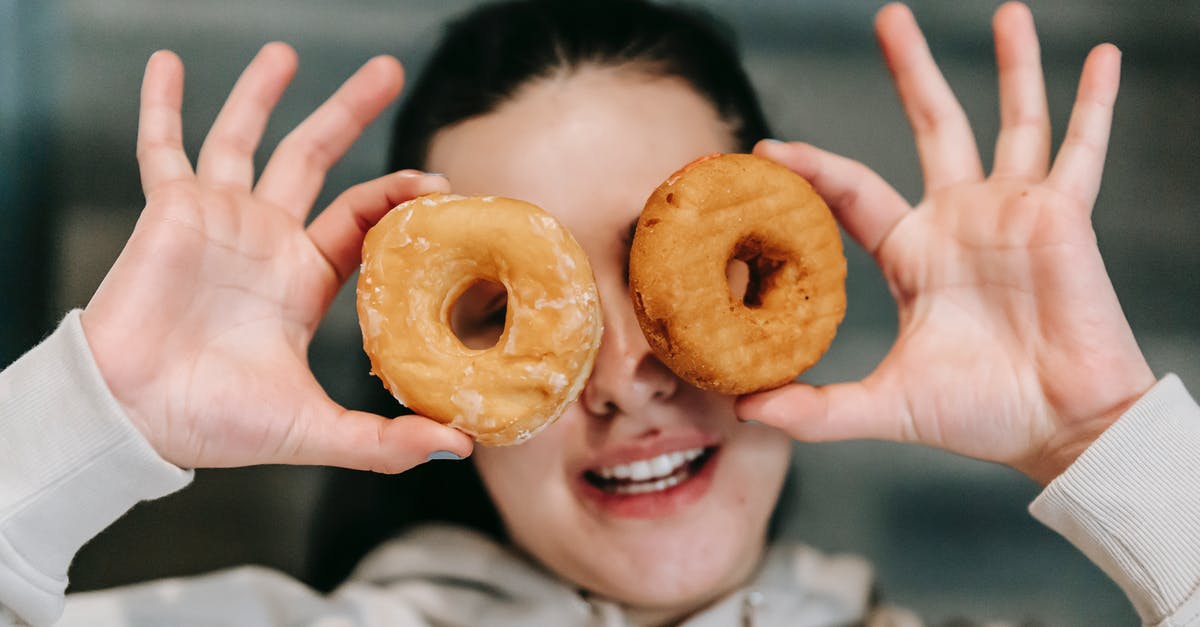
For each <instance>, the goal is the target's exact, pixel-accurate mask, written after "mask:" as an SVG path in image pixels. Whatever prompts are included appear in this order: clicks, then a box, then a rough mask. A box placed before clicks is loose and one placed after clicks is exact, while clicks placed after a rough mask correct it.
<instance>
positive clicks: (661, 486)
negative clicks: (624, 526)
mask: <svg viewBox="0 0 1200 627" xmlns="http://www.w3.org/2000/svg"><path fill="white" fill-rule="evenodd" d="M687 478H688V475H687V474H686V473H685V474H680V475H672V476H670V477H667V478H666V479H659V480H658V481H654V482H645V483H627V484H622V485H618V486H615V487H613V489H612V492H613V493H614V494H645V493H647V492H659V491H661V490H666V489H667V488H670V487H673V486H677V485H679V483H680V482H681V481H683V480H684V479H687Z"/></svg>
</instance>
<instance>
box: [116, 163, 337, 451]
mask: <svg viewBox="0 0 1200 627" xmlns="http://www.w3.org/2000/svg"><path fill="white" fill-rule="evenodd" d="M160 197H166V198H168V199H169V201H168V202H161V203H160V202H159V201H158V199H159V198H160ZM142 222H143V223H144V229H143V228H141V227H140V228H139V232H138V233H137V234H136V235H135V237H134V241H135V242H136V241H137V240H138V239H139V238H141V237H145V238H147V239H148V240H151V241H154V240H159V241H169V242H172V245H171V246H170V247H169V248H167V249H166V250H164V251H162V252H161V253H160V254H159V255H158V258H157V263H148V264H146V265H147V266H148V267H149V268H150V270H149V271H151V272H153V271H155V270H157V271H158V272H161V273H162V274H161V276H160V277H153V276H150V277H143V280H146V281H149V282H151V283H155V282H158V281H162V282H163V283H164V284H166V283H170V284H173V285H170V286H169V287H168V286H167V285H164V289H163V290H162V291H161V292H139V293H137V294H136V295H134V298H135V299H141V300H144V301H145V302H141V303H138V302H127V303H125V306H128V307H132V308H135V309H137V310H141V311H145V312H147V313H148V314H149V315H147V316H146V317H147V320H143V321H141V324H140V325H139V326H140V327H141V328H142V329H143V332H142V333H137V334H134V333H131V334H130V335H131V336H132V337H134V338H135V340H134V342H135V345H133V346H128V347H127V350H129V351H131V352H134V353H138V352H142V353H146V354H150V353H151V352H153V351H161V350H163V349H165V350H166V351H167V352H168V353H171V354H173V355H175V359H173V360H171V361H169V362H167V363H165V364H164V365H163V367H162V369H161V370H159V371H158V372H156V373H153V374H152V375H151V376H154V377H156V378H157V379H158V381H159V382H160V385H161V387H162V389H164V390H169V391H171V392H170V394H168V395H166V396H164V397H162V398H161V399H160V402H161V403H162V405H161V406H160V407H158V408H156V410H155V411H157V412H158V413H159V414H160V415H161V416H163V417H164V418H165V423H164V424H165V425H166V426H167V427H168V429H169V430H168V431H167V432H166V433H163V434H161V435H160V437H161V438H162V439H164V440H166V441H168V446H169V447H170V448H172V449H176V450H186V451H195V452H196V453H197V454H199V453H200V452H201V449H200V448H199V447H196V446H195V444H196V443H198V442H215V443H216V445H215V446H211V447H210V448H209V449H208V451H205V453H207V454H208V455H207V456H206V457H205V459H204V460H203V463H204V464H205V465H218V466H220V465H235V464H237V463H238V462H239V461H240V460H242V459H253V458H255V457H258V456H263V455H270V454H276V453H278V452H279V451H278V450H277V449H279V448H280V447H284V446H287V445H288V442H289V440H290V439H291V437H292V436H291V434H290V433H289V431H290V429H291V425H292V424H294V420H293V418H294V417H295V416H299V415H301V413H302V411H303V408H304V407H305V406H308V405H311V404H314V403H321V402H324V399H323V394H322V393H321V391H320V388H319V387H318V386H317V385H316V383H315V381H314V380H313V377H312V375H311V373H310V372H309V370H308V367H307V364H306V361H305V355H306V353H307V349H308V344H309V341H310V340H311V338H312V334H313V332H314V330H315V328H316V325H317V322H318V321H319V320H320V318H321V315H322V314H323V313H324V311H325V309H326V307H327V305H328V303H329V301H330V299H331V298H332V296H333V294H334V292H335V291H336V289H337V287H338V281H337V278H336V276H335V275H334V273H333V271H332V269H331V268H330V267H329V264H328V263H327V262H326V261H325V260H324V259H323V258H322V257H321V255H320V253H319V252H318V251H317V250H316V248H315V247H314V246H313V244H312V241H311V240H309V239H308V237H307V235H306V234H305V232H304V229H303V228H302V226H301V225H300V224H299V223H298V222H297V221H296V220H294V219H291V218H290V217H288V216H287V214H286V213H285V212H283V211H282V210H280V209H279V208H278V207H273V206H269V204H268V203H263V202H261V201H257V200H256V199H254V198H253V197H251V196H250V195H249V194H246V193H229V192H224V191H219V190H218V191H213V190H209V189H204V188H201V187H200V186H197V185H192V184H184V185H177V186H175V187H173V188H167V189H164V190H162V194H161V195H160V194H158V193H157V192H156V193H155V194H153V195H152V196H151V197H150V199H149V201H148V204H147V208H146V211H145V214H144V216H143V218H142ZM164 257H165V258H164ZM135 263H141V261H140V260H137V261H135ZM155 321H158V322H157V324H156V322H155ZM130 322H132V321H130ZM147 324H148V325H154V326H157V327H158V328H156V329H153V331H154V332H150V333H147V332H145V331H146V328H145V326H144V325H147ZM152 328H153V326H152ZM132 330H133V329H131V331H132ZM213 388H216V389H213ZM267 391H269V392H267ZM264 392H266V393H264ZM195 415H203V416H204V417H205V418H204V419H202V420H190V419H189V418H188V417H190V416H195ZM175 461H176V462H177V463H180V464H182V465H196V464H197V463H198V462H200V461H201V460H200V459H178V460H175Z"/></svg>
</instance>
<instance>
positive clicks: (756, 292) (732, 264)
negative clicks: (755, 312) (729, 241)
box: [725, 237, 787, 309]
mask: <svg viewBox="0 0 1200 627" xmlns="http://www.w3.org/2000/svg"><path fill="white" fill-rule="evenodd" d="M785 265H787V258H786V256H784V255H783V254H782V253H780V252H779V251H775V250H773V249H772V247H771V246H769V245H767V244H766V243H765V242H763V241H762V240H760V239H758V238H755V237H749V238H746V239H743V240H741V241H740V242H738V243H737V245H736V246H734V248H733V256H732V257H731V258H730V259H729V261H728V262H727V263H726V264H725V279H726V281H727V282H728V283H729V295H730V296H731V297H733V299H734V300H735V301H741V303H742V304H743V305H745V306H746V307H749V308H750V309H757V308H759V307H762V305H763V302H764V300H765V299H766V298H767V295H768V293H769V292H770V291H771V288H772V287H774V285H775V283H776V278H777V277H778V275H779V273H780V270H782V269H783V268H784V266H785Z"/></svg>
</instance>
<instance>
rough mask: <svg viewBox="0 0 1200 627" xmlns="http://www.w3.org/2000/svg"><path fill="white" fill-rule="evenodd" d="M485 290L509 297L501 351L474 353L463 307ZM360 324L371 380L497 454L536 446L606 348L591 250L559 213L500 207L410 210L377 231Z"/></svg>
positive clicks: (417, 205) (439, 203)
mask: <svg viewBox="0 0 1200 627" xmlns="http://www.w3.org/2000/svg"><path fill="white" fill-rule="evenodd" d="M479 280H489V281H494V282H497V283H500V284H502V285H503V286H504V287H505V289H506V290H507V292H508V311H507V314H506V316H507V317H506V320H505V324H504V332H503V333H502V334H501V336H500V339H499V341H497V343H496V345H495V346H493V347H491V348H488V349H484V350H475V349H471V348H467V347H466V346H464V345H463V343H462V342H461V341H460V340H459V339H458V337H457V336H456V335H455V334H454V332H453V331H452V330H451V328H450V322H449V316H450V311H451V308H452V307H453V305H454V303H455V302H456V301H457V300H458V298H459V297H460V296H461V295H462V293H463V292H464V291H466V290H467V288H469V287H470V286H471V285H472V284H474V283H476V282H477V281H479ZM358 316H359V324H360V326H361V327H362V332H363V348H364V349H365V350H366V352H367V355H368V356H369V357H370V358H371V372H372V374H375V375H376V376H378V377H379V378H380V379H381V380H382V381H383V383H384V385H385V386H386V387H387V389H388V390H390V391H391V392H392V394H393V395H394V396H395V397H396V399H397V400H399V401H400V402H401V403H403V404H404V405H406V406H408V407H409V408H411V409H412V410H414V411H416V412H417V413H419V414H421V415H424V416H428V417H430V418H433V419H435V420H438V421H440V422H443V423H446V424H449V425H451V426H454V427H456V428H458V429H461V430H462V431H464V432H466V433H468V434H470V435H471V436H473V437H474V438H475V439H476V440H477V441H478V442H480V443H482V444H489V445H504V444H516V443H519V442H522V441H524V440H526V439H528V438H530V437H533V435H534V434H536V433H537V432H538V431H539V430H541V429H543V428H545V427H546V426H547V425H549V424H550V423H551V422H552V421H553V420H555V419H556V418H558V416H559V415H561V414H562V412H563V411H564V410H565V409H566V407H567V406H568V405H569V404H571V403H572V402H574V400H575V399H576V398H578V396H579V393H580V392H581V391H582V389H583V385H584V382H586V381H587V378H588V375H589V374H590V373H591V370H592V364H593V362H594V361H595V357H596V350H597V349H598V348H599V346H600V332H601V316H600V300H599V296H598V294H597V292H596V283H595V279H594V277H593V276H592V270H591V266H590V265H589V264H588V261H587V257H586V256H585V255H584V253H583V249H582V248H580V246H579V244H578V243H576V241H575V240H574V239H573V238H572V237H571V235H570V233H568V232H567V230H566V229H565V228H564V227H563V226H562V225H561V224H559V223H558V222H557V221H556V220H555V219H554V218H553V217H551V216H550V214H548V213H546V212H545V211H543V210H542V209H540V208H538V207H536V206H534V205H531V204H529V203H527V202H523V201H519V200H513V199H510V198H500V197H496V196H481V197H480V196H477V197H462V196H454V195H443V194H434V195H429V196H423V197H420V198H415V199H413V200H410V201H408V202H406V203H404V204H402V205H400V206H398V207H396V208H395V209H393V210H392V211H391V212H390V213H388V214H387V215H386V216H384V218H383V219H382V220H380V221H379V223H378V224H377V225H376V226H375V227H373V228H372V229H371V230H370V231H368V233H367V236H366V239H365V241H364V242H363V263H362V270H361V273H360V274H359V278H358Z"/></svg>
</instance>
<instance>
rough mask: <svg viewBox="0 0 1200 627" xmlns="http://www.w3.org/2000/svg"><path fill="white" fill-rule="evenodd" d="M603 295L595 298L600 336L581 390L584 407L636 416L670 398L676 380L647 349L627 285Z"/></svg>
mask: <svg viewBox="0 0 1200 627" xmlns="http://www.w3.org/2000/svg"><path fill="white" fill-rule="evenodd" d="M606 291H608V290H606ZM604 296H605V295H604V294H602V295H601V299H600V301H601V303H603V304H602V308H603V314H604V335H603V336H601V338H600V350H599V351H598V353H597V355H596V363H595V365H594V366H593V367H592V375H591V377H590V378H589V379H588V382H587V386H586V387H584V389H583V395H582V400H583V406H584V407H585V408H586V409H587V411H588V413H590V414H592V415H595V416H600V417H608V416H613V415H616V414H636V413H637V412H638V411H639V410H641V409H643V408H645V407H646V406H647V405H650V404H651V403H655V402H662V401H666V400H668V399H670V398H671V397H672V396H674V395H675V392H676V390H677V389H678V385H679V379H677V378H676V377H675V374H674V373H672V372H671V371H670V370H669V369H667V367H666V366H665V365H663V363H662V362H661V361H659V359H658V357H655V355H654V353H653V352H651V351H650V345H649V344H647V343H646V338H645V336H644V335H642V329H641V327H640V326H638V322H637V315H636V314H635V313H634V311H633V304H632V303H631V302H630V299H629V292H628V289H627V288H626V287H625V286H624V285H623V284H622V285H621V287H620V288H619V289H617V288H614V289H612V290H611V291H610V294H608V295H607V296H608V297H607V298H605V297H604Z"/></svg>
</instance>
